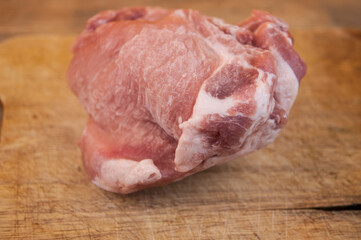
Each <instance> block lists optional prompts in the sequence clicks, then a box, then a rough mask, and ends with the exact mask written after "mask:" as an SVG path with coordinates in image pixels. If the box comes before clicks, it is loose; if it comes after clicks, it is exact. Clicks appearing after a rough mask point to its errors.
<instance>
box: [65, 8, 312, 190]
mask: <svg viewBox="0 0 361 240" xmlns="http://www.w3.org/2000/svg"><path fill="white" fill-rule="evenodd" d="M292 45H293V39H292V37H291V35H290V33H289V32H288V26H287V24H286V23H285V22H283V21H282V20H280V19H278V18H275V17H273V16H272V15H270V14H269V13H267V12H264V11H253V13H252V16H251V17H250V18H249V19H247V20H245V21H244V22H243V23H241V24H240V25H238V26H236V25H230V24H226V23H225V22H223V21H222V20H221V19H218V18H212V17H207V16H203V15H201V14H200V13H199V12H197V11H194V10H174V11H171V10H166V9H161V8H125V9H121V10H118V11H106V12H101V13H99V14H97V15H95V16H94V17H92V18H91V19H90V20H89V21H88V23H87V25H86V28H85V30H84V31H83V32H82V33H81V35H80V36H79V37H78V39H77V40H76V42H75V43H74V45H73V47H72V51H73V53H74V58H73V60H72V61H71V64H70V66H69V69H68V73H67V75H68V83H69V85H70V88H71V89H72V90H73V92H74V93H75V94H76V95H77V96H78V97H79V100H80V102H81V103H82V104H83V105H84V107H85V109H86V110H87V111H88V113H89V116H90V117H89V121H88V123H87V125H86V126H85V129H84V132H83V135H82V137H81V140H80V147H81V150H82V158H83V163H84V166H85V170H86V172H87V173H88V174H89V175H90V177H91V179H92V180H93V182H94V183H95V184H96V185H98V186H99V187H101V188H103V189H106V190H109V191H113V192H120V193H130V192H133V191H136V190H139V189H143V188H146V187H150V186H159V185H163V184H166V183H170V182H173V181H177V180H180V179H182V178H184V177H186V176H188V175H190V174H192V173H195V172H198V171H201V170H203V169H206V168H209V167H211V166H213V165H215V164H221V163H224V162H226V161H229V160H231V159H235V158H238V157H239V156H242V155H245V154H248V153H250V152H253V151H255V150H257V149H260V148H261V147H264V146H265V145H267V144H268V143H271V142H272V141H273V140H274V139H275V138H276V136H277V135H278V133H279V131H280V129H281V128H282V127H283V126H285V124H286V122H287V114H288V113H289V111H290V108H291V106H292V104H293V102H294V100H295V98H296V95H297V91H298V87H299V81H300V80H301V78H302V77H303V76H304V75H305V72H306V65H305V63H304V62H303V61H302V59H301V58H300V57H299V55H298V54H297V53H296V52H295V51H294V50H293V48H292Z"/></svg>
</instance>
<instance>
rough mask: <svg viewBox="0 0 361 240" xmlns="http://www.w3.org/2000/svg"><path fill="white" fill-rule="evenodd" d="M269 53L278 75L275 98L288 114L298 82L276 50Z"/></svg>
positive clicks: (295, 94) (294, 97) (272, 49)
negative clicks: (274, 62) (274, 60)
mask: <svg viewBox="0 0 361 240" xmlns="http://www.w3.org/2000/svg"><path fill="white" fill-rule="evenodd" d="M270 51H271V53H272V55H273V56H274V58H275V59H276V66H277V73H278V80H277V85H276V89H275V97H276V98H277V100H278V102H279V104H280V107H281V108H283V109H284V110H286V112H289V111H290V109H291V107H292V105H293V103H294V101H295V99H296V96H297V92H298V87H299V82H298V79H297V77H296V75H295V74H294V72H293V70H292V69H291V67H290V66H289V65H288V63H287V62H286V61H285V60H284V59H283V58H282V57H281V55H280V54H279V53H278V52H277V51H276V49H274V48H270Z"/></svg>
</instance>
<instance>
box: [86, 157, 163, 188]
mask: <svg viewBox="0 0 361 240" xmlns="http://www.w3.org/2000/svg"><path fill="white" fill-rule="evenodd" d="M161 177H162V175H161V173H160V171H159V169H158V168H157V167H156V166H155V165H154V163H153V160H152V159H143V160H141V161H139V162H137V161H133V160H129V159H121V158H120V159H111V160H108V161H105V162H104V163H103V164H102V165H101V169H100V173H98V175H97V176H96V177H95V179H94V180H93V183H94V184H96V185H97V186H99V187H101V188H103V189H105V190H108V191H115V192H124V193H126V192H130V191H132V189H135V188H136V187H137V185H140V184H141V185H147V184H151V183H154V182H156V181H157V180H159V179H161Z"/></svg>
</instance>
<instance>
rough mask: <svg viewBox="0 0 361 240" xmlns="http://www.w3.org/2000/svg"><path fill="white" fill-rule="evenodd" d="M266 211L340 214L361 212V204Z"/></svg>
mask: <svg viewBox="0 0 361 240" xmlns="http://www.w3.org/2000/svg"><path fill="white" fill-rule="evenodd" d="M264 210H271V211H272V210H295V211H298V210H318V211H326V212H339V211H361V203H354V204H347V205H334V206H319V207H300V208H267V209H264Z"/></svg>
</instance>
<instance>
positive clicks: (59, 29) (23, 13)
mask: <svg viewBox="0 0 361 240" xmlns="http://www.w3.org/2000/svg"><path fill="white" fill-rule="evenodd" d="M139 5H140V6H142V5H146V6H163V7H167V8H173V9H174V8H193V9H197V10H199V11H201V12H202V13H204V14H207V15H210V16H216V17H221V18H223V19H225V20H226V21H227V22H230V23H238V22H240V21H242V20H243V19H245V18H246V17H248V16H249V14H250V12H251V10H252V9H264V10H267V11H269V12H271V13H272V14H274V15H275V16H278V17H280V18H283V19H285V20H286V21H287V22H288V23H289V24H290V25H291V26H292V29H317V28H330V27H335V26H336V27H347V28H357V29H359V30H361V1H359V0H342V1H340V0H302V1H299V0H256V1H254V0H242V1H239V0H197V1H195V0H182V1H178V0H121V1H120V0H102V1H98V0H87V1H84V0H31V1H29V0H0V40H1V39H5V38H7V37H9V36H14V35H17V34H28V33H53V34H54V33H56V34H69V33H73V34H74V33H79V32H80V31H81V30H82V29H83V27H84V24H85V22H86V20H87V19H88V18H89V17H91V16H92V15H94V14H96V13H97V12H99V11H102V10H107V9H116V8H122V7H126V6H139Z"/></svg>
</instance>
